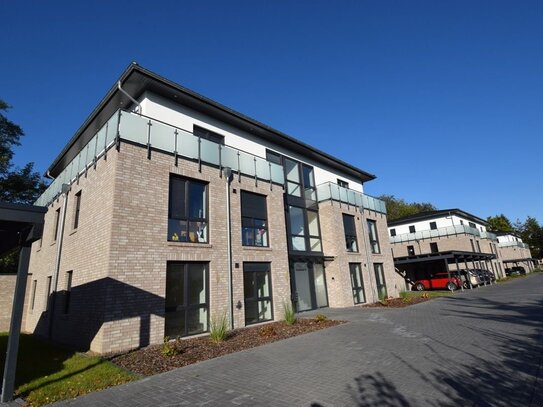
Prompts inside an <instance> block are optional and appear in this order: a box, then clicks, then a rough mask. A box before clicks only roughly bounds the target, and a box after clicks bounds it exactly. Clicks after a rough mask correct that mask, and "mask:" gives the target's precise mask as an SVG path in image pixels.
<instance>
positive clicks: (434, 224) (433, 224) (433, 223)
mask: <svg viewBox="0 0 543 407" xmlns="http://www.w3.org/2000/svg"><path fill="white" fill-rule="evenodd" d="M436 229H437V223H436V222H430V230H436Z"/></svg>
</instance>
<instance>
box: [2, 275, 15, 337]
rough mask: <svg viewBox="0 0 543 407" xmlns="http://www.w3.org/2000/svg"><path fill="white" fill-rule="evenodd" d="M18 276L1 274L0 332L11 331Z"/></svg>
mask: <svg viewBox="0 0 543 407" xmlns="http://www.w3.org/2000/svg"><path fill="white" fill-rule="evenodd" d="M16 279H17V275H16V274H0V332H7V331H9V324H10V320H11V308H12V306H13V294H14V292H15V280H16Z"/></svg>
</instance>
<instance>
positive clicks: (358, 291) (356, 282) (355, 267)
mask: <svg viewBox="0 0 543 407" xmlns="http://www.w3.org/2000/svg"><path fill="white" fill-rule="evenodd" d="M349 271H350V273H351V286H352V288H353V300H354V303H355V304H362V303H364V302H366V295H365V294H364V280H363V279H362V267H360V263H349Z"/></svg>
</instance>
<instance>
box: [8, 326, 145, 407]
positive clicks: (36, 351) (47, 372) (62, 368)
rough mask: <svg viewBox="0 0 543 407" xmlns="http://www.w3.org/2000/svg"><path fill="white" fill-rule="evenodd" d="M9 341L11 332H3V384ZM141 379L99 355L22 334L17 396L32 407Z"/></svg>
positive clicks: (18, 363)
mask: <svg viewBox="0 0 543 407" xmlns="http://www.w3.org/2000/svg"><path fill="white" fill-rule="evenodd" d="M7 339H8V335H7V333H0V366H1V367H0V370H1V371H0V382H1V381H2V376H3V374H4V372H3V367H4V361H5V355H6V348H7ZM137 378H138V376H136V375H134V374H132V373H129V372H127V371H125V370H122V369H120V368H118V367H117V366H115V365H113V364H112V363H110V362H108V361H105V360H103V359H101V358H99V357H97V356H87V355H84V354H81V353H77V352H74V351H71V350H68V349H65V348H62V347H58V346H54V345H51V344H49V343H46V342H44V341H41V340H40V339H38V338H36V337H33V336H32V335H24V334H23V335H21V341H20V344H19V358H18V360H17V375H16V380H15V388H16V390H15V395H16V397H22V398H23V399H24V400H25V401H26V402H27V403H28V404H29V405H31V406H41V405H44V404H49V403H53V402H55V401H59V400H64V399H69V398H73V397H77V396H80V395H82V394H86V393H90V392H93V391H97V390H102V389H105V388H107V387H111V386H115V385H118V384H121V383H126V382H129V381H132V380H136V379H137Z"/></svg>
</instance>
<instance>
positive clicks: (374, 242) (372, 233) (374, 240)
mask: <svg viewBox="0 0 543 407" xmlns="http://www.w3.org/2000/svg"><path fill="white" fill-rule="evenodd" d="M366 222H367V225H368V239H369V241H370V247H371V253H372V254H381V244H380V243H379V233H378V232H377V221H375V220H373V219H366ZM371 225H373V228H372V227H371ZM376 248H377V249H376Z"/></svg>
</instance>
